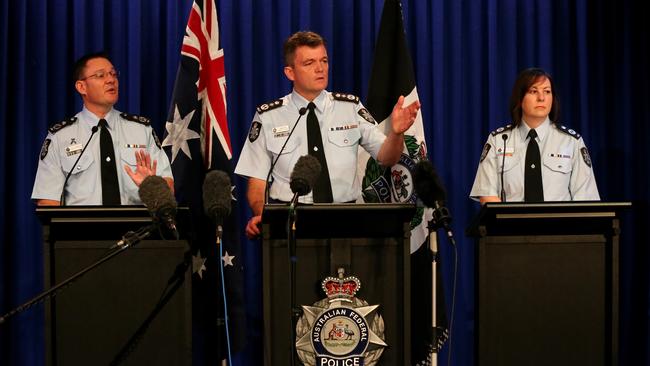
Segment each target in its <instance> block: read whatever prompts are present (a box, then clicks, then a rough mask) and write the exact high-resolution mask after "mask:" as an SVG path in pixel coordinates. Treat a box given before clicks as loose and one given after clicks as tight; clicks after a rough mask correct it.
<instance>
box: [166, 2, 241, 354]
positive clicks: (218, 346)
mask: <svg viewBox="0 0 650 366" xmlns="http://www.w3.org/2000/svg"><path fill="white" fill-rule="evenodd" d="M165 128H166V134H165V139H164V140H163V144H162V145H163V147H164V148H165V151H166V152H167V155H168V156H169V159H170V161H171V163H172V172H173V174H174V188H175V193H176V198H177V200H178V203H179V204H180V205H187V206H188V207H189V210H190V216H191V217H190V220H188V222H189V226H190V227H189V228H188V232H187V233H185V234H186V236H187V237H188V238H190V243H191V250H192V255H193V265H192V267H193V275H192V279H193V281H192V287H193V288H192V293H193V301H192V303H193V307H192V312H193V316H192V318H193V322H192V326H193V332H192V334H193V337H192V340H193V349H194V350H201V351H202V352H203V353H204V354H198V352H196V351H194V352H193V357H194V358H195V363H196V362H198V363H201V362H199V360H197V359H196V358H203V359H204V361H208V362H209V361H210V360H214V359H223V358H224V356H225V346H226V336H225V326H224V325H225V324H224V321H223V320H224V319H225V314H224V308H225V307H224V301H223V295H222V286H221V277H220V276H221V275H220V272H221V269H222V268H221V267H223V272H224V275H223V279H224V283H225V286H224V287H225V291H226V299H227V302H226V303H227V310H228V311H227V312H228V319H229V327H228V328H229V329H230V346H231V350H232V351H233V352H237V351H239V350H241V348H242V347H243V344H244V340H245V329H246V327H245V315H244V302H243V272H242V271H243V266H242V264H243V262H242V260H241V259H242V257H241V251H240V245H239V235H238V232H239V231H240V230H239V226H238V222H237V221H238V220H237V219H236V217H237V215H236V212H237V208H236V201H234V199H233V201H232V204H233V205H232V208H231V212H233V213H234V214H231V215H230V216H229V217H227V218H225V220H224V223H223V229H224V232H223V241H222V244H221V246H222V252H223V253H222V254H221V255H220V254H219V252H218V249H217V246H216V245H215V232H216V228H215V223H214V222H211V220H210V219H209V218H208V217H207V216H206V215H205V214H204V210H203V196H202V191H203V180H204V178H205V175H206V173H207V172H208V171H209V170H222V171H225V172H226V173H228V174H229V175H230V176H231V180H232V174H233V169H232V164H231V161H230V160H231V158H232V150H231V144H230V134H229V132H228V121H227V118H226V75H225V63H224V51H223V49H222V48H220V45H219V23H218V20H217V8H216V4H215V3H214V0H205V1H204V0H195V1H194V2H193V4H192V9H191V10H190V14H189V18H188V21H187V27H186V28H185V34H184V37H183V44H182V46H181V54H180V62H179V65H178V71H177V74H176V82H175V84H174V91H173V93H172V98H171V103H170V107H169V114H168V118H167V123H166V126H165ZM232 189H233V190H234V186H233V187H232ZM234 196H235V195H234V192H233V197H234Z"/></svg>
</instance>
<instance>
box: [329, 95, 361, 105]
mask: <svg viewBox="0 0 650 366" xmlns="http://www.w3.org/2000/svg"><path fill="white" fill-rule="evenodd" d="M332 97H334V99H336V100H340V101H343V102H352V103H354V104H357V103H359V97H357V96H356V95H353V94H346V93H338V92H335V93H332Z"/></svg>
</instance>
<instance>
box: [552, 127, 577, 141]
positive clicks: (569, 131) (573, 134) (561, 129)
mask: <svg viewBox="0 0 650 366" xmlns="http://www.w3.org/2000/svg"><path fill="white" fill-rule="evenodd" d="M555 126H556V127H557V129H558V131H562V132H564V133H566V134H567V135H570V136H572V137H574V138H575V139H576V140H578V139H580V134H579V133H577V132H576V131H575V130H572V129H570V128H568V127H566V126H564V125H561V124H556V125H555Z"/></svg>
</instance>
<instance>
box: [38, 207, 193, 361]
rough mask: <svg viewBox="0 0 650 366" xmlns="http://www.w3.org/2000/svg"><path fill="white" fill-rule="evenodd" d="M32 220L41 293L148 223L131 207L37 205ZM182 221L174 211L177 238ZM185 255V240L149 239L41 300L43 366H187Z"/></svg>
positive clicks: (144, 215)
mask: <svg viewBox="0 0 650 366" xmlns="http://www.w3.org/2000/svg"><path fill="white" fill-rule="evenodd" d="M36 214H37V215H38V217H39V219H40V220H41V223H42V224H43V239H44V247H43V248H44V257H45V271H44V272H45V288H46V289H48V288H51V287H53V286H55V285H57V284H59V283H61V282H62V281H63V280H65V279H67V278H69V277H70V276H72V275H73V274H75V273H77V272H78V271H80V270H82V269H84V268H86V267H88V266H90V265H91V264H93V263H94V262H96V261H97V260H98V259H99V258H101V257H102V256H103V255H105V253H107V251H108V249H109V248H110V247H111V246H113V245H114V244H116V243H117V241H119V240H120V239H121V238H122V236H123V235H124V234H125V233H126V232H127V231H135V230H137V229H139V228H141V227H143V226H146V225H149V224H151V221H152V220H151V217H150V216H149V213H148V212H147V210H146V209H145V208H144V207H135V206H123V207H114V208H112V207H97V206H95V207H90V206H69V207H39V208H37V209H36ZM187 215H188V212H187V208H179V210H178V214H177V225H178V228H179V232H180V233H181V237H183V235H184V234H185V233H186V230H185V229H186V227H187V225H186V222H187ZM188 251H189V245H188V243H187V241H186V240H184V239H182V240H163V238H161V237H160V236H159V235H158V233H153V234H152V236H151V237H149V238H147V239H145V240H143V241H141V242H140V243H138V244H135V245H134V246H132V247H130V248H128V249H125V250H124V251H123V252H122V253H120V254H118V255H116V256H115V257H114V258H111V259H110V260H108V261H106V262H104V263H102V264H101V265H99V266H98V267H96V268H94V269H92V270H91V271H89V272H87V273H86V274H85V275H83V276H82V277H80V278H78V279H77V280H76V281H74V282H72V283H71V284H70V285H69V286H68V287H67V288H65V289H63V290H62V291H61V292H60V293H59V294H58V295H56V297H54V298H52V299H51V301H49V302H46V307H45V332H46V334H45V340H46V352H45V356H46V365H49V366H63V365H109V364H120V365H149V364H151V365H188V366H189V365H191V363H192V357H191V345H192V337H191V323H192V311H191V309H192V307H191V301H192V299H191V295H192V294H191V281H190V275H191V269H187V265H188V258H187V255H186V254H187V252H188ZM189 264H190V265H191V259H190V260H189Z"/></svg>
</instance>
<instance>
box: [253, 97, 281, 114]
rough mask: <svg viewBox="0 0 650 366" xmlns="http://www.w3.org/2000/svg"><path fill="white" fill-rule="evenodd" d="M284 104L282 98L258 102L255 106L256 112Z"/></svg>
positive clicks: (262, 111)
mask: <svg viewBox="0 0 650 366" xmlns="http://www.w3.org/2000/svg"><path fill="white" fill-rule="evenodd" d="M283 105H284V99H276V100H274V101H272V102H269V103H264V104H260V105H258V106H257V113H259V114H262V113H264V112H267V111H270V110H271V109H276V108H278V107H281V106H283Z"/></svg>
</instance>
